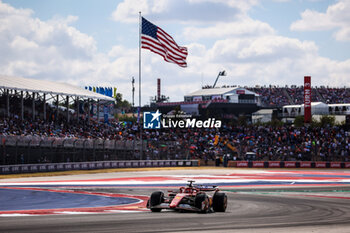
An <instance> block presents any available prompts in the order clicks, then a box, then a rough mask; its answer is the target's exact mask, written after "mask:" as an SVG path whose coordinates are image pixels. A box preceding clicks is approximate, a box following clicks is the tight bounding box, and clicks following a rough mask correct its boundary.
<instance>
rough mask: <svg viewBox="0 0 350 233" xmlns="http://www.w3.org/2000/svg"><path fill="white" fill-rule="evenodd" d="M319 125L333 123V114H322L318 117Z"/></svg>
mask: <svg viewBox="0 0 350 233" xmlns="http://www.w3.org/2000/svg"><path fill="white" fill-rule="evenodd" d="M320 125H321V127H328V126H334V125H335V116H329V115H324V116H322V117H321V119H320Z"/></svg>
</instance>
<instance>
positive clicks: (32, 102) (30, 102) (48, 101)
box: [0, 75, 115, 122]
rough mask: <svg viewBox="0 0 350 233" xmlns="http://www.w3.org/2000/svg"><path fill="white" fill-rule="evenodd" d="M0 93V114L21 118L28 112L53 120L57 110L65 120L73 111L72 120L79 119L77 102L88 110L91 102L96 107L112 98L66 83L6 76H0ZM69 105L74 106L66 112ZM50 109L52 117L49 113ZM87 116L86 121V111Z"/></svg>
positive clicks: (68, 119) (28, 113) (34, 116)
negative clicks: (73, 108)
mask: <svg viewBox="0 0 350 233" xmlns="http://www.w3.org/2000/svg"><path fill="white" fill-rule="evenodd" d="M0 93H1V96H0V98H1V105H0V114H1V115H2V116H7V117H10V116H16V117H18V118H19V119H21V120H23V119H24V116H25V114H26V115H28V116H29V115H31V118H32V119H35V118H36V117H39V118H42V119H44V120H47V119H48V118H50V119H51V120H55V121H57V118H58V117H59V116H60V115H61V114H60V110H61V111H62V112H63V111H64V112H65V117H66V120H67V122H69V121H70V116H71V115H73V114H74V115H75V117H76V119H79V113H80V112H81V111H79V105H80V104H79V103H83V104H84V103H87V105H88V106H87V107H88V109H90V105H91V104H92V103H93V102H97V103H98V106H99V105H100V103H101V104H102V103H105V102H114V101H115V99H113V98H111V97H108V96H105V95H101V94H98V93H95V92H91V91H88V90H85V89H83V88H80V87H77V86H74V85H71V84H67V83H59V82H53V81H47V80H36V79H28V78H23V77H13V76H7V75H0ZM52 103H54V105H53V104H52ZM71 104H74V105H75V107H76V109H75V110H71V111H68V110H67V109H69V106H70V105H71ZM61 105H64V106H61ZM80 106H81V105H80ZM53 108H54V109H53ZM52 112H54V116H52V115H50V114H49V113H52ZM55 116H56V117H55ZM87 118H88V120H90V114H87Z"/></svg>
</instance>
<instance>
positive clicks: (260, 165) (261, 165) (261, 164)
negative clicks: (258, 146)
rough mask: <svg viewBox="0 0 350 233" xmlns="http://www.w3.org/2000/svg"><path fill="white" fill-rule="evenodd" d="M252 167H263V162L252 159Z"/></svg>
mask: <svg viewBox="0 0 350 233" xmlns="http://www.w3.org/2000/svg"><path fill="white" fill-rule="evenodd" d="M253 167H264V162H260V161H254V162H253Z"/></svg>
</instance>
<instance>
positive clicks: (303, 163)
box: [300, 162, 311, 168]
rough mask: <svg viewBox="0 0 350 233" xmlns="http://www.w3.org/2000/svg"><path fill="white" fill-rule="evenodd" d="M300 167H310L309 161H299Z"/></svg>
mask: <svg viewBox="0 0 350 233" xmlns="http://www.w3.org/2000/svg"><path fill="white" fill-rule="evenodd" d="M300 167H301V168H311V162H300Z"/></svg>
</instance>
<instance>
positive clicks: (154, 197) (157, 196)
mask: <svg viewBox="0 0 350 233" xmlns="http://www.w3.org/2000/svg"><path fill="white" fill-rule="evenodd" d="M162 202H164V193H163V192H161V191H156V192H153V193H152V194H151V197H150V199H149V205H150V209H151V211H152V212H160V211H161V210H162V209H160V208H153V206H157V205H160V204H161V203H162Z"/></svg>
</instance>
